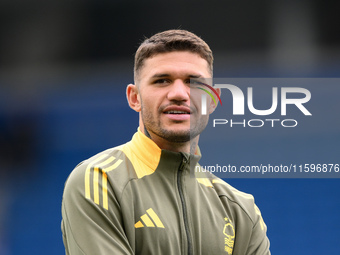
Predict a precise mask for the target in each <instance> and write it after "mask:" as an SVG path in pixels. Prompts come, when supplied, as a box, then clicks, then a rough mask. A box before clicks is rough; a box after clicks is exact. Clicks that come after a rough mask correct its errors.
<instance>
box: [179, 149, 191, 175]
mask: <svg viewBox="0 0 340 255" xmlns="http://www.w3.org/2000/svg"><path fill="white" fill-rule="evenodd" d="M181 154H182V156H183V157H182V162H181V165H180V166H179V170H181V171H183V169H184V167H185V165H186V164H188V162H189V157H188V156H187V155H186V154H184V153H181Z"/></svg>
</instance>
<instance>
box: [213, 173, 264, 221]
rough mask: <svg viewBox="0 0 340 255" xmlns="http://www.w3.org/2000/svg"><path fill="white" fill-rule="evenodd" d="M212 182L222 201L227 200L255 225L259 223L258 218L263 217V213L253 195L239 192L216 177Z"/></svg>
mask: <svg viewBox="0 0 340 255" xmlns="http://www.w3.org/2000/svg"><path fill="white" fill-rule="evenodd" d="M211 182H212V184H213V187H214V188H215V190H216V192H217V193H218V195H219V197H220V198H221V199H227V201H228V202H229V204H230V206H232V207H234V208H236V209H237V211H239V212H242V213H243V214H245V215H246V216H247V217H248V218H249V219H250V220H251V221H252V222H253V224H255V223H256V222H257V221H258V217H259V216H261V213H260V211H259V209H258V208H257V206H256V204H255V199H254V196H253V195H251V194H248V193H245V192H242V191H239V190H238V189H236V188H234V187H233V186H231V185H230V184H228V183H227V182H225V181H224V180H222V179H220V178H217V177H215V176H214V177H213V178H212V180H211Z"/></svg>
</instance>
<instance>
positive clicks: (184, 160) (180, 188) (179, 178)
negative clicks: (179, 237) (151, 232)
mask: <svg viewBox="0 0 340 255" xmlns="http://www.w3.org/2000/svg"><path fill="white" fill-rule="evenodd" d="M182 156H183V158H182V162H181V165H180V166H179V169H178V174H177V187H178V193H179V197H180V199H181V204H182V210H183V220H184V229H185V234H186V236H187V242H188V244H187V245H188V255H192V254H193V251H192V241H191V238H190V231H189V222H188V213H187V206H186V203H185V199H184V194H183V186H182V182H181V181H182V175H183V169H184V167H185V165H186V164H188V162H189V159H188V157H187V156H186V155H185V154H182Z"/></svg>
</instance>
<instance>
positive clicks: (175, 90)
mask: <svg viewBox="0 0 340 255" xmlns="http://www.w3.org/2000/svg"><path fill="white" fill-rule="evenodd" d="M189 98H190V86H189V85H188V84H186V83H185V82H183V81H182V80H180V79H178V80H175V81H174V83H173V84H172V86H170V91H169V93H168V99H169V100H170V101H189Z"/></svg>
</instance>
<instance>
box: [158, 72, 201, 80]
mask: <svg viewBox="0 0 340 255" xmlns="http://www.w3.org/2000/svg"><path fill="white" fill-rule="evenodd" d="M169 76H171V75H170V74H167V73H160V74H155V75H153V76H151V78H164V77H169ZM188 77H189V78H192V79H197V78H201V77H202V75H200V74H198V75H194V74H189V75H188Z"/></svg>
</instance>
